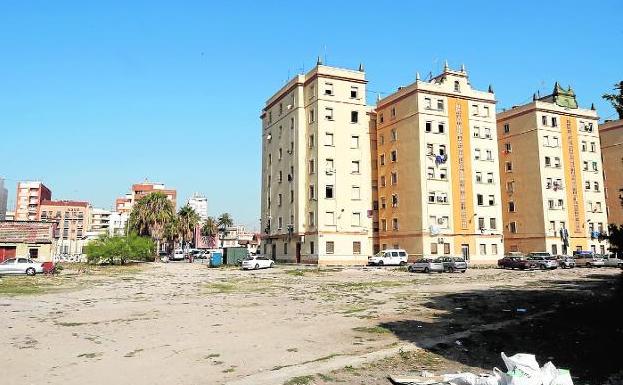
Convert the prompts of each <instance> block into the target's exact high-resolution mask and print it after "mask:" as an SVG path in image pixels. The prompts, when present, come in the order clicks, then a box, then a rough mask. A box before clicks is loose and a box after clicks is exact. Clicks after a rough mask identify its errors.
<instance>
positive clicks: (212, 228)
mask: <svg viewBox="0 0 623 385" xmlns="http://www.w3.org/2000/svg"><path fill="white" fill-rule="evenodd" d="M217 232H218V223H217V221H216V219H214V217H208V218H207V219H206V221H205V223H204V224H203V226H202V227H201V235H205V236H209V237H213V236H215V235H216V233H217Z"/></svg>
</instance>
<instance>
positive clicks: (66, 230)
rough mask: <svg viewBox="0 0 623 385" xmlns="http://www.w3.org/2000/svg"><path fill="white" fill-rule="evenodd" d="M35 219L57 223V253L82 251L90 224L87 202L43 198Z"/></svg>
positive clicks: (89, 209) (89, 210)
mask: <svg viewBox="0 0 623 385" xmlns="http://www.w3.org/2000/svg"><path fill="white" fill-rule="evenodd" d="M37 219H38V220H42V221H49V222H55V223H57V224H58V226H57V229H58V242H57V250H56V253H57V254H81V253H82V247H83V246H84V243H85V242H84V238H85V236H86V232H87V231H88V229H89V228H90V225H91V206H90V205H89V203H88V202H81V201H64V200H63V201H52V200H43V201H42V202H41V207H40V214H39V216H38V218H37Z"/></svg>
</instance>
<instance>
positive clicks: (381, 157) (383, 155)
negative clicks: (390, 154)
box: [379, 154, 385, 166]
mask: <svg viewBox="0 0 623 385" xmlns="http://www.w3.org/2000/svg"><path fill="white" fill-rule="evenodd" d="M379 163H380V164H381V166H385V154H381V155H380V156H379Z"/></svg>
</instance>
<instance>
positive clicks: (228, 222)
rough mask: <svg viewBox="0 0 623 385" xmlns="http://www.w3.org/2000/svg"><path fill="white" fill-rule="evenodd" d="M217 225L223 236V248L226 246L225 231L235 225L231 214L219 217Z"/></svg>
mask: <svg viewBox="0 0 623 385" xmlns="http://www.w3.org/2000/svg"><path fill="white" fill-rule="evenodd" d="M217 225H218V228H219V230H220V232H221V233H222V234H223V236H222V237H221V247H223V245H225V230H227V228H228V227H231V226H233V225H234V220H233V219H232V217H231V215H229V213H223V214H221V215H220V216H219V217H218V219H217Z"/></svg>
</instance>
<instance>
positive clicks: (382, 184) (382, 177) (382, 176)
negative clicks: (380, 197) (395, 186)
mask: <svg viewBox="0 0 623 385" xmlns="http://www.w3.org/2000/svg"><path fill="white" fill-rule="evenodd" d="M386 185H387V183H386V182H385V175H381V187H385V186H386Z"/></svg>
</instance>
